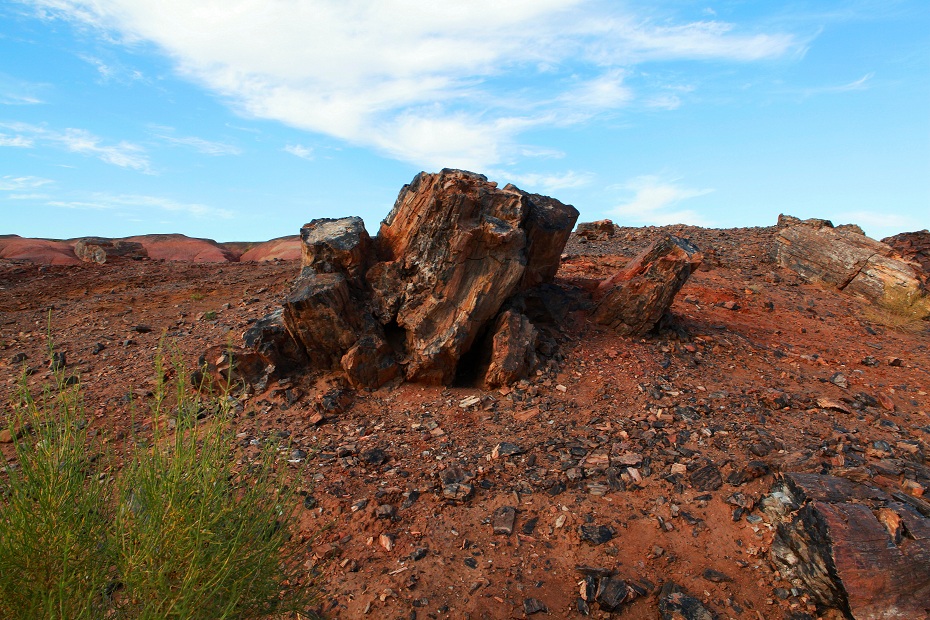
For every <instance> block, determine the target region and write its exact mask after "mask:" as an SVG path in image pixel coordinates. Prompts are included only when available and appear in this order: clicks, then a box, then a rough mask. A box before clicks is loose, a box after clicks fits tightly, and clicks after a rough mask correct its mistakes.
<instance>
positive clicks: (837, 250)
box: [776, 220, 926, 303]
mask: <svg viewBox="0 0 930 620" xmlns="http://www.w3.org/2000/svg"><path fill="white" fill-rule="evenodd" d="M776 247H777V258H778V262H779V264H781V265H782V266H783V267H787V268H788V269H791V270H792V271H794V272H796V273H797V274H798V275H800V276H801V277H802V278H804V279H805V280H807V281H809V282H820V283H824V284H828V285H831V286H834V287H836V288H837V289H839V290H841V291H845V292H847V293H850V294H852V295H856V296H858V297H862V298H864V299H867V300H869V301H871V302H873V303H884V302H885V301H886V300H888V299H889V297H893V296H894V295H896V294H901V295H908V296H910V295H917V296H921V297H922V296H924V295H925V294H926V292H925V289H924V283H923V282H922V279H921V276H920V274H919V273H918V270H917V269H918V268H917V266H916V265H915V264H914V263H911V262H910V261H908V260H906V259H905V258H904V257H903V256H901V255H900V254H898V253H897V252H895V251H894V249H892V248H891V247H890V246H888V245H885V244H884V243H880V242H878V241H875V240H874V239H870V238H869V237H866V236H865V235H860V234H858V233H856V232H854V231H850V230H838V229H836V228H834V227H833V225H832V224H831V223H830V222H829V221H827V220H805V221H804V222H799V223H791V224H789V225H786V226H784V227H782V228H780V229H779V231H778V234H777V235H776Z"/></svg>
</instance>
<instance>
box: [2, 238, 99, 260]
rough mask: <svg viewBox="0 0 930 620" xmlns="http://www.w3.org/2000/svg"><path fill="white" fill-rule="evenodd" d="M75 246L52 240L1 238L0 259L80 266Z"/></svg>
mask: <svg viewBox="0 0 930 620" xmlns="http://www.w3.org/2000/svg"><path fill="white" fill-rule="evenodd" d="M73 247H74V246H73V244H71V243H68V242H67V241H52V240H50V239H28V238H23V237H19V236H17V235H2V236H0V259H2V258H8V259H13V260H25V261H30V262H33V263H38V264H44V265H78V264H80V262H81V260H80V259H79V258H78V257H77V256H75V255H74V249H73Z"/></svg>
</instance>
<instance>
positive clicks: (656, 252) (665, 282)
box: [594, 235, 701, 336]
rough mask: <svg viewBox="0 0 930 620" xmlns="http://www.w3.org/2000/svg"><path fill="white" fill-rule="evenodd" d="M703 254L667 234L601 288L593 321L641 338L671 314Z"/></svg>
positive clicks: (602, 284) (690, 244) (604, 282)
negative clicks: (669, 312)
mask: <svg viewBox="0 0 930 620" xmlns="http://www.w3.org/2000/svg"><path fill="white" fill-rule="evenodd" d="M700 264H701V253H700V251H699V250H698V248H697V247H696V246H694V245H693V244H692V243H691V242H690V241H687V240H685V239H681V238H679V237H675V236H674V235H665V236H663V237H662V238H660V239H658V240H656V241H655V242H654V243H653V244H652V245H651V246H649V247H648V248H647V249H646V250H645V251H644V252H642V253H641V254H640V255H639V256H637V257H636V258H634V259H633V260H632V261H631V262H630V264H629V265H627V266H626V267H625V268H623V269H622V270H621V271H620V272H618V273H617V274H616V275H614V276H612V277H610V278H607V279H606V280H604V281H603V282H602V283H601V284H600V286H599V287H598V291H597V292H598V294H599V295H601V298H600V300H599V301H598V303H597V306H596V308H595V310H594V319H595V320H596V321H597V322H598V323H601V324H603V325H608V326H610V327H612V328H613V329H615V330H616V331H617V332H619V333H621V334H623V335H627V336H636V335H642V334H645V333H646V332H648V331H649V330H651V329H652V328H653V327H655V325H656V323H658V322H659V319H661V318H662V315H663V314H665V313H666V312H667V311H668V308H669V306H671V305H672V301H673V300H674V298H675V294H676V293H678V291H679V290H680V289H681V287H682V286H683V285H684V283H685V282H686V281H687V279H688V277H689V276H690V275H691V273H692V272H693V271H694V270H695V269H697V267H698V266H699V265H700Z"/></svg>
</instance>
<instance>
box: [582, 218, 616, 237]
mask: <svg viewBox="0 0 930 620" xmlns="http://www.w3.org/2000/svg"><path fill="white" fill-rule="evenodd" d="M616 231H617V229H616V227H615V226H614V223H613V222H612V221H610V220H597V221H596V222H582V223H581V224H578V228H577V229H575V234H576V235H577V236H578V237H579V238H580V239H585V240H586V241H602V240H604V239H610V238H611V237H613V236H614V235H615V234H616Z"/></svg>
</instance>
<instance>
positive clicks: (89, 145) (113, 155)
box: [0, 123, 151, 174]
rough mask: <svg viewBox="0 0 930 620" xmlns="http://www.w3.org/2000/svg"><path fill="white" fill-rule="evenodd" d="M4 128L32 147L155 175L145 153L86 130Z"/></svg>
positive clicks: (7, 125)
mask: <svg viewBox="0 0 930 620" xmlns="http://www.w3.org/2000/svg"><path fill="white" fill-rule="evenodd" d="M0 127H3V128H4V129H9V130H11V131H14V132H16V133H18V134H20V136H17V137H18V138H20V139H22V140H25V141H28V142H29V143H30V146H32V145H33V143H35V142H40V143H46V144H53V145H56V146H60V147H64V148H66V149H67V150H69V151H71V152H72V153H81V154H82V155H90V156H93V157H96V158H97V159H100V160H101V161H103V162H106V163H108V164H113V165H114V166H119V167H121V168H131V169H133V170H138V171H139V172H145V173H147V174H150V173H151V169H150V167H149V160H148V157H146V155H145V149H143V148H142V147H141V146H138V145H136V144H132V143H131V142H126V141H122V142H119V143H117V144H105V143H104V141H103V138H100V137H98V136H95V135H94V134H92V133H91V132H89V131H86V130H84V129H74V128H68V129H65V130H64V131H57V130H54V129H48V128H47V127H43V126H39V125H30V124H28V123H0Z"/></svg>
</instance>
